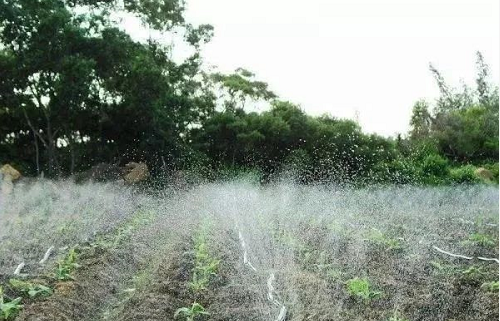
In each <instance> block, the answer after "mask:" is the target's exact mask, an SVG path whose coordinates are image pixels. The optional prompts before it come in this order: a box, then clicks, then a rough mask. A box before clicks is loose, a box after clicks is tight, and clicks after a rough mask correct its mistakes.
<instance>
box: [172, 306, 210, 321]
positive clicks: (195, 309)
mask: <svg viewBox="0 0 500 321" xmlns="http://www.w3.org/2000/svg"><path fill="white" fill-rule="evenodd" d="M209 314H210V313H208V312H206V311H205V308H204V307H203V306H202V305H201V304H199V303H197V302H194V303H193V305H192V306H191V307H189V308H188V307H183V308H179V309H177V311H175V314H174V318H177V317H179V316H180V317H183V318H184V319H185V320H186V321H194V320H195V318H197V317H198V316H201V315H209Z"/></svg>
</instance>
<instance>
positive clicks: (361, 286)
mask: <svg viewBox="0 0 500 321" xmlns="http://www.w3.org/2000/svg"><path fill="white" fill-rule="evenodd" d="M346 286H347V292H348V293H349V294H350V295H351V296H352V297H355V298H360V299H363V300H364V301H366V302H367V301H370V300H371V299H374V298H377V297H379V296H380V295H381V294H382V292H380V291H373V290H372V286H371V284H370V281H369V280H368V279H367V278H362V279H360V278H354V279H350V280H347V282H346Z"/></svg>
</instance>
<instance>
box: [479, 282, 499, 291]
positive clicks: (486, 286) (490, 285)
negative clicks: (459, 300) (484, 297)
mask: <svg viewBox="0 0 500 321" xmlns="http://www.w3.org/2000/svg"><path fill="white" fill-rule="evenodd" d="M481 289H483V290H485V291H486V292H491V293H497V294H498V281H491V282H486V283H483V285H481Z"/></svg>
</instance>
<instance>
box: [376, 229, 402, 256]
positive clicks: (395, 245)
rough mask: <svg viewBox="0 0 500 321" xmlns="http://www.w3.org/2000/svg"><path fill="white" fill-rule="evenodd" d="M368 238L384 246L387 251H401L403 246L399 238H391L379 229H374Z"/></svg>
mask: <svg viewBox="0 0 500 321" xmlns="http://www.w3.org/2000/svg"><path fill="white" fill-rule="evenodd" d="M368 240H370V241H372V242H373V243H375V244H378V245H380V246H382V247H384V248H385V250H386V251H399V250H401V249H402V248H403V246H402V245H401V241H400V240H399V239H396V238H391V237H389V236H387V235H386V234H384V233H382V232H381V231H379V230H377V229H372V231H371V233H370V234H369V235H368Z"/></svg>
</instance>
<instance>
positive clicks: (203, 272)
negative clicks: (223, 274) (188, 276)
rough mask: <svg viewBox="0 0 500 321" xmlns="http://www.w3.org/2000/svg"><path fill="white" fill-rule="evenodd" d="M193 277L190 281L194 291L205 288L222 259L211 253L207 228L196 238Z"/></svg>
mask: <svg viewBox="0 0 500 321" xmlns="http://www.w3.org/2000/svg"><path fill="white" fill-rule="evenodd" d="M194 259H195V262H194V269H193V279H192V281H191V282H190V283H189V286H190V288H191V289H192V290H193V291H194V292H199V291H202V290H205V289H206V288H207V287H208V285H209V283H210V278H211V277H212V276H214V275H217V270H218V269H219V264H220V261H219V260H217V259H215V258H213V257H212V256H211V255H210V252H209V250H208V246H207V243H206V230H205V229H202V230H201V231H200V233H199V234H198V236H197V237H196V239H195V246H194Z"/></svg>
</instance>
